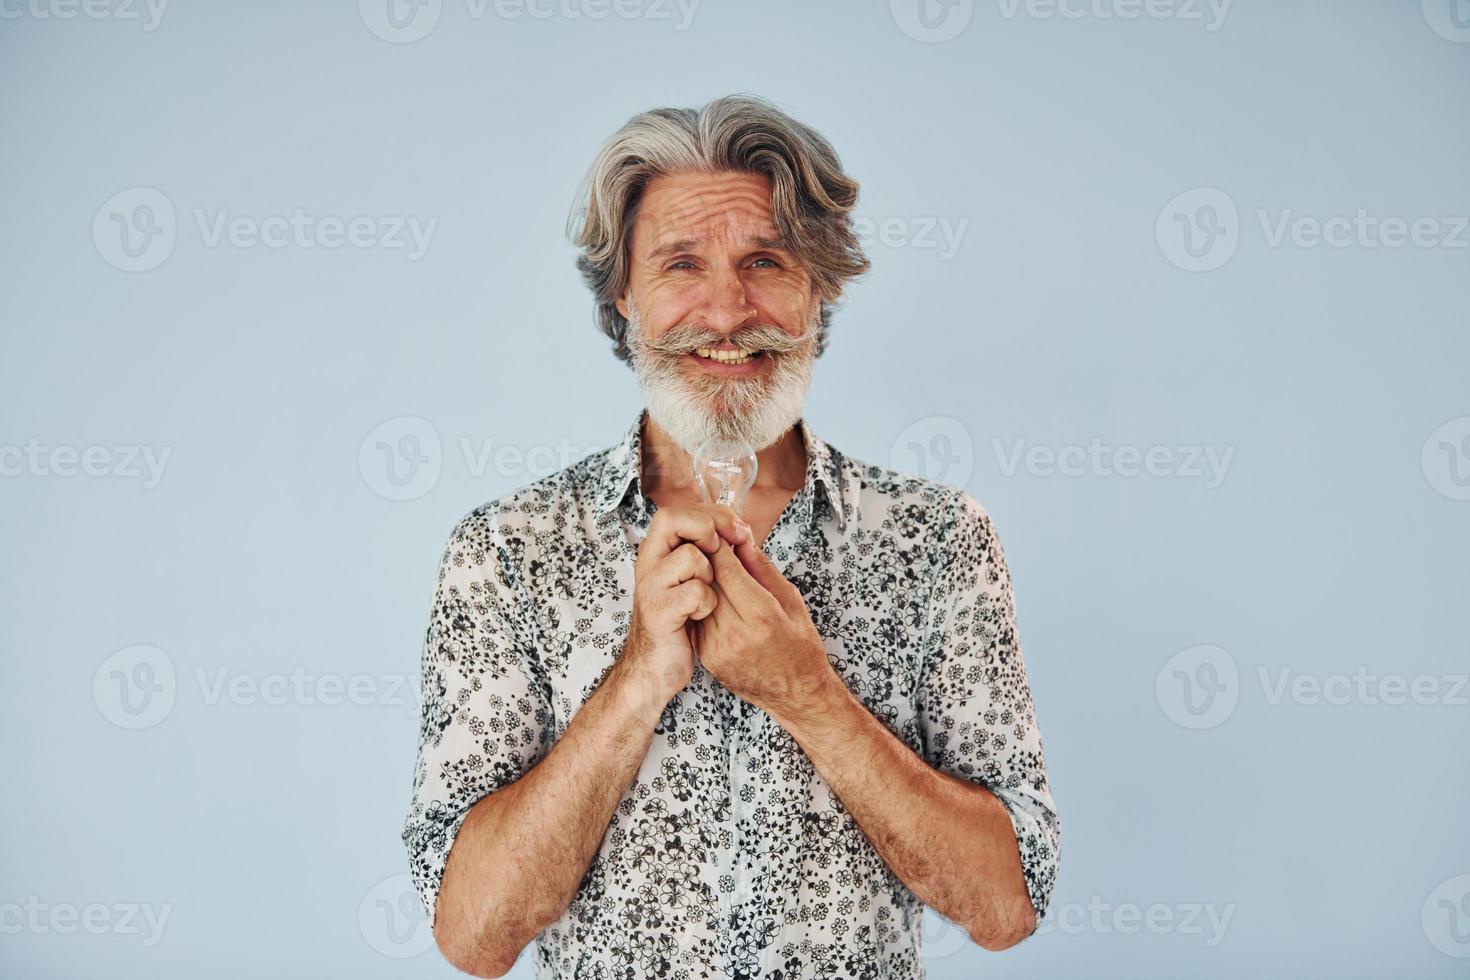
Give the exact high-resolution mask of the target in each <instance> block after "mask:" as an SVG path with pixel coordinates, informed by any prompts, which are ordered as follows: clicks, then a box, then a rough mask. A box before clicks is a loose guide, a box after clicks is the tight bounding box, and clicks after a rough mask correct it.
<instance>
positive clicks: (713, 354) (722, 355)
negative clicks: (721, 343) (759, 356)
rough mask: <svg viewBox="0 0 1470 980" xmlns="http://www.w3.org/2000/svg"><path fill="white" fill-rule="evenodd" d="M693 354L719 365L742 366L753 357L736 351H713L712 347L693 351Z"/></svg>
mask: <svg viewBox="0 0 1470 980" xmlns="http://www.w3.org/2000/svg"><path fill="white" fill-rule="evenodd" d="M694 353H696V354H698V355H699V356H700V357H703V358H706V359H708V360H711V361H719V362H720V363H721V364H744V363H745V362H746V361H748V360H750V359H751V358H752V357H754V356H755V355H753V354H742V353H738V352H736V351H722V350H715V349H714V348H713V347H699V348H696V349H695V351H694Z"/></svg>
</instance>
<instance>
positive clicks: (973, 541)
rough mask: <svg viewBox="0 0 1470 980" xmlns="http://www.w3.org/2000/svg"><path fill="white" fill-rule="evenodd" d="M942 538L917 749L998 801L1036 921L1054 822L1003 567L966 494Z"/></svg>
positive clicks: (1051, 856) (1048, 873)
mask: <svg viewBox="0 0 1470 980" xmlns="http://www.w3.org/2000/svg"><path fill="white" fill-rule="evenodd" d="M942 536H943V541H942V544H941V547H942V548H943V556H942V558H941V559H940V564H939V567H938V568H937V569H936V571H935V580H934V588H933V592H932V593H931V596H930V616H929V628H928V631H927V633H926V634H925V647H924V669H923V677H922V678H921V680H920V683H919V687H918V693H917V703H916V707H917V710H918V716H919V727H920V733H921V736H922V739H923V745H924V755H925V758H926V760H927V761H928V762H929V764H930V765H932V766H934V767H935V768H936V769H939V770H941V771H943V772H947V773H950V774H952V775H954V776H956V777H958V778H960V779H965V780H968V781H970V782H974V783H978V784H980V785H983V786H985V787H986V788H987V789H989V790H990V791H991V792H992V793H994V794H995V796H996V797H997V798H998V799H999V800H1000V801H1001V803H1002V804H1003V805H1004V806H1005V808H1006V810H1007V811H1008V812H1009V814H1010V817H1011V823H1012V825H1013V826H1014V828H1015V832H1016V842H1017V845H1018V846H1019V849H1020V855H1021V868H1022V871H1023V872H1024V874H1025V878H1026V890H1027V892H1028V893H1029V895H1030V898H1031V904H1032V907H1033V908H1034V909H1035V911H1036V918H1037V921H1038V922H1039V921H1040V920H1041V918H1042V916H1044V915H1045V914H1046V908H1047V904H1048V903H1049V901H1050V898H1051V891H1052V885H1053V883H1054V882H1055V880H1056V872H1057V862H1058V857H1059V853H1060V821H1059V820H1058V817H1057V811H1056V807H1055V805H1054V804H1053V801H1052V797H1051V792H1050V790H1049V789H1048V786H1047V779H1046V762H1045V759H1044V757H1043V754H1042V748H1041V733H1040V730H1039V729H1038V728H1037V724H1036V713H1035V710H1034V708H1033V705H1032V702H1031V689H1030V684H1029V682H1028V680H1027V678H1026V665H1025V663H1024V661H1023V660H1022V658H1021V646H1020V642H1019V640H1018V638H1017V635H1016V612H1015V602H1014V599H1013V597H1012V595H1011V578H1010V572H1009V570H1008V568H1007V567H1006V560H1005V554H1004V552H1003V551H1002V550H1001V545H1000V539H999V538H998V537H997V536H996V533H995V529H994V526H993V525H992V523H991V520H990V516H989V515H988V514H987V513H986V512H985V510H984V509H983V508H982V507H981V506H980V504H979V502H977V501H976V500H975V499H974V498H973V497H971V496H970V495H969V494H968V493H966V492H964V491H959V492H958V494H957V496H956V497H955V500H954V502H953V505H952V507H951V509H950V513H949V517H948V518H947V520H946V521H945V525H944V530H943V534H942Z"/></svg>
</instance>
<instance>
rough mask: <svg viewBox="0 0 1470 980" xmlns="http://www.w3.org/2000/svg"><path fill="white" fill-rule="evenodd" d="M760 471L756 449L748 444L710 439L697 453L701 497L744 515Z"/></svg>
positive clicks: (695, 474)
mask: <svg viewBox="0 0 1470 980" xmlns="http://www.w3.org/2000/svg"><path fill="white" fill-rule="evenodd" d="M759 468H760V464H759V463H758V462H757V461H756V458H755V450H754V449H751V448H750V445H749V444H748V443H744V442H725V441H722V440H718V439H715V440H710V441H708V442H706V443H704V444H703V445H701V446H700V447H699V448H698V449H697V450H696V451H695V453H694V483H695V485H696V486H697V487H699V498H700V499H701V500H703V501H704V502H705V503H707V504H720V505H721V506H724V507H729V508H730V509H732V510H733V511H735V513H737V514H740V513H741V511H742V510H743V509H744V508H745V495H746V494H748V493H750V488H751V487H753V486H755V473H756V470H757V469H759ZM742 516H743V515H742Z"/></svg>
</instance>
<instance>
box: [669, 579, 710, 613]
mask: <svg viewBox="0 0 1470 980" xmlns="http://www.w3.org/2000/svg"><path fill="white" fill-rule="evenodd" d="M716 601H717V600H716V599H715V593H714V590H713V589H711V588H710V587H709V586H708V585H706V584H705V583H704V582H701V581H700V580H699V579H690V580H689V581H687V582H685V583H683V584H682V585H676V586H674V587H673V588H672V589H670V590H669V608H670V609H672V610H674V611H675V612H677V614H678V615H680V616H684V617H686V618H688V619H703V618H704V617H706V616H708V615H709V614H710V613H711V612H713V611H714V608H715V603H716Z"/></svg>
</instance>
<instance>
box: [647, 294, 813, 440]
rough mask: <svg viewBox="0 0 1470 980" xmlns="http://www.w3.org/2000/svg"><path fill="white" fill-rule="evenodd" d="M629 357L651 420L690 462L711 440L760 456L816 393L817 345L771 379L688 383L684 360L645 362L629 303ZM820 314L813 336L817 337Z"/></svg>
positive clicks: (778, 363) (787, 361)
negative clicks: (809, 393)
mask: <svg viewBox="0 0 1470 980" xmlns="http://www.w3.org/2000/svg"><path fill="white" fill-rule="evenodd" d="M628 312H629V314H630V316H629V323H628V329H629V331H630V333H631V336H632V338H633V339H632V340H631V342H630V344H629V352H630V355H631V358H632V362H633V371H634V373H635V374H636V375H637V377H638V386H639V387H640V388H641V389H642V391H643V400H644V402H645V404H646V405H647V406H648V414H649V417H651V418H652V419H653V420H654V421H655V422H657V423H658V424H659V426H660V427H661V428H662V429H663V430H664V431H665V432H667V433H668V434H669V438H671V439H673V440H674V442H675V443H676V444H677V445H678V446H679V448H680V449H683V450H684V451H685V452H686V453H688V454H689V455H690V456H693V455H694V454H695V451H696V450H698V448H699V447H700V445H702V444H703V443H705V442H706V441H709V440H719V441H726V442H728V441H738V442H745V443H749V444H750V448H751V449H754V450H756V451H757V452H759V451H760V450H762V449H764V448H766V447H767V446H769V445H771V444H772V443H774V442H775V441H776V440H777V439H780V438H781V437H782V436H784V435H785V434H786V433H787V432H789V431H790V430H791V428H792V426H794V425H795V424H796V423H797V421H798V420H799V419H800V418H801V410H802V408H803V407H804V406H805V404H806V395H807V391H808V390H809V389H810V388H811V382H812V366H813V364H814V363H815V361H816V356H815V354H814V353H813V351H814V349H815V348H814V345H812V344H807V345H805V346H804V347H803V348H802V349H801V350H800V351H797V352H793V353H790V354H782V355H779V356H778V355H771V354H766V355H763V356H766V357H772V358H773V359H774V361H775V363H774V365H773V366H772V369H771V371H770V374H769V376H762V377H754V378H714V377H712V378H698V379H693V380H691V379H689V378H687V377H686V376H685V369H684V368H683V366H682V364H681V363H680V359H678V358H671V357H668V356H666V355H662V354H655V355H653V356H646V352H644V351H643V349H642V345H641V344H640V343H639V340H640V339H641V338H642V334H641V333H640V332H639V330H640V324H639V322H638V308H637V307H636V306H633V305H632V303H631V301H630V303H629V311H628ZM819 316H820V310H818V311H817V314H816V315H814V316H813V321H812V324H811V325H810V329H809V332H808V336H812V335H814V332H815V329H816V325H817V320H818V317H819Z"/></svg>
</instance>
